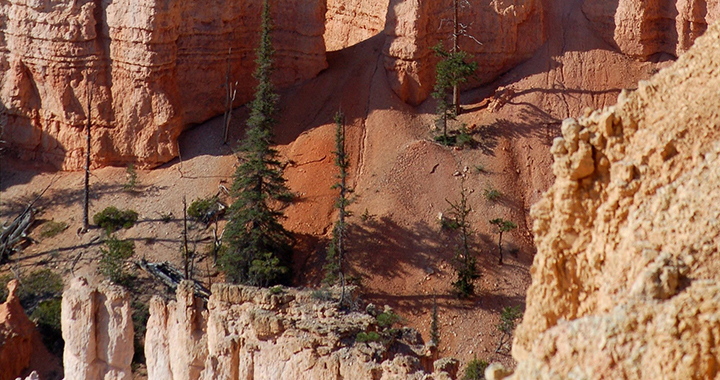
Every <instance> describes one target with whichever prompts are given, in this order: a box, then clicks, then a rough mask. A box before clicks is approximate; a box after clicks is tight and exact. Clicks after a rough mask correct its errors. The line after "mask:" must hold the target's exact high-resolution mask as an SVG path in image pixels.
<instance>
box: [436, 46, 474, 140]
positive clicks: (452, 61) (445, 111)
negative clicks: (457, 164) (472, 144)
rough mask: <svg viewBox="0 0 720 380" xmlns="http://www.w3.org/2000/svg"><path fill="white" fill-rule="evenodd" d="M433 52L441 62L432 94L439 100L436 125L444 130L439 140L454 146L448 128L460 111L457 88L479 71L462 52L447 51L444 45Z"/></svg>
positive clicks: (438, 65) (437, 69) (437, 67)
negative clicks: (449, 99)
mask: <svg viewBox="0 0 720 380" xmlns="http://www.w3.org/2000/svg"><path fill="white" fill-rule="evenodd" d="M433 50H434V51H435V54H436V55H437V56H438V57H440V62H438V64H437V66H436V67H435V86H434V87H433V90H434V91H433V92H432V94H431V95H432V97H433V98H435V99H437V109H436V115H437V118H436V119H435V125H436V126H437V127H438V128H441V129H442V136H438V138H437V140H438V141H439V142H441V143H442V144H445V145H452V141H451V138H450V136H449V135H448V128H447V127H448V122H449V121H450V120H455V119H456V118H457V112H458V111H459V110H460V105H459V103H456V102H458V100H457V93H458V92H457V91H458V90H457V86H458V85H460V84H462V83H465V82H467V80H468V77H470V76H471V75H472V74H473V73H474V72H475V70H476V69H477V63H476V62H470V63H468V62H467V59H468V54H467V53H466V52H464V51H462V50H454V51H452V52H448V51H445V49H444V48H443V45H442V43H439V44H437V45H436V46H434V47H433ZM451 92H452V93H453V96H452V99H453V100H452V101H450V102H448V100H447V98H448V96H449V95H450V93H451Z"/></svg>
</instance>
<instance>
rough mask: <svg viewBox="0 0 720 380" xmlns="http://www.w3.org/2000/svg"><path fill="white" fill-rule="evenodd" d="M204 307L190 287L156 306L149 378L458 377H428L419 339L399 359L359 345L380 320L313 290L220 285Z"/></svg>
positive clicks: (439, 373) (442, 371) (404, 342)
mask: <svg viewBox="0 0 720 380" xmlns="http://www.w3.org/2000/svg"><path fill="white" fill-rule="evenodd" d="M201 306H202V305H201V301H200V300H198V299H195V298H194V297H193V295H192V288H191V287H190V286H189V284H188V283H183V284H182V285H181V286H180V287H179V288H178V291H177V300H176V301H171V302H169V303H166V302H164V301H162V300H161V299H159V298H154V299H153V301H152V303H151V306H150V319H149V320H148V325H147V335H146V338H145V356H146V358H147V369H148V378H149V379H174V380H180V379H182V380H186V379H187V380H196V379H203V380H210V379H228V380H239V379H450V378H453V377H454V375H455V373H454V372H456V371H457V368H456V367H457V365H455V367H453V366H451V365H450V366H441V365H438V366H437V367H438V369H437V370H436V371H435V372H433V373H426V372H425V369H426V368H427V369H428V370H430V371H432V368H433V365H432V359H433V353H432V352H431V350H430V349H428V348H426V347H425V346H424V345H422V344H421V342H419V341H417V340H415V339H410V338H408V339H400V349H397V350H396V351H393V352H389V351H388V350H387V349H386V348H385V347H384V346H383V345H381V344H380V343H369V344H366V343H356V342H355V336H356V335H357V333H358V332H360V331H366V330H368V329H372V328H373V327H374V318H372V317H371V316H370V315H368V314H364V313H348V314H345V313H343V312H340V311H339V310H337V308H336V307H335V304H334V303H330V302H319V301H316V300H313V299H312V298H311V295H310V293H309V292H307V291H296V290H293V289H285V290H284V291H283V292H282V293H280V294H273V293H272V292H271V291H270V290H268V289H257V288H251V287H245V286H232V285H225V284H215V285H213V288H212V295H211V297H210V299H209V301H208V304H207V310H203V308H202V307H201ZM415 334H417V333H415ZM405 335H407V336H408V337H412V336H414V335H413V334H411V333H409V332H408V333H407V334H403V336H405ZM447 368H450V369H451V370H450V372H451V373H448V372H447ZM451 375H452V376H451Z"/></svg>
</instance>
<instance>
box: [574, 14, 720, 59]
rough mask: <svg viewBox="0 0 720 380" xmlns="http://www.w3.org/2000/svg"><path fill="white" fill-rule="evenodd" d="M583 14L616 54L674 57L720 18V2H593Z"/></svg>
mask: <svg viewBox="0 0 720 380" xmlns="http://www.w3.org/2000/svg"><path fill="white" fill-rule="evenodd" d="M582 9H583V13H585V16H586V17H587V18H588V20H590V21H591V23H592V25H593V27H594V29H595V30H596V31H597V32H598V34H599V35H600V36H601V37H602V38H603V39H604V40H605V41H606V42H608V43H609V44H610V45H611V46H613V47H615V48H617V49H618V50H619V51H621V52H623V53H625V54H628V55H630V56H633V57H638V58H643V59H646V58H649V57H651V56H652V55H654V54H658V53H667V54H670V55H671V56H674V57H677V56H679V55H680V54H682V53H684V52H685V51H687V49H689V48H690V46H692V44H693V42H694V41H695V39H696V38H697V37H699V36H700V35H702V34H703V33H704V32H705V30H706V29H707V27H708V25H710V24H712V23H713V22H714V21H715V20H717V19H718V17H720V1H717V0H676V1H674V2H665V1H658V0H652V1H638V0H619V1H592V0H585V1H584V2H583V6H582Z"/></svg>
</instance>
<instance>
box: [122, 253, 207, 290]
mask: <svg viewBox="0 0 720 380" xmlns="http://www.w3.org/2000/svg"><path fill="white" fill-rule="evenodd" d="M135 264H136V265H137V266H139V267H140V268H142V269H143V270H144V271H146V272H148V273H149V274H150V275H152V276H153V277H155V278H157V279H158V280H160V282H162V283H163V284H165V285H166V286H167V287H169V288H170V289H172V290H175V289H177V287H178V285H180V282H181V281H182V280H185V276H183V274H182V272H180V271H179V270H177V269H175V268H174V267H173V266H172V265H170V263H168V262H167V261H163V262H161V263H151V262H148V261H147V260H145V259H141V260H140V261H136V262H135ZM193 284H194V287H195V295H196V296H198V297H201V298H203V299H205V300H207V299H208V298H210V291H209V290H208V289H207V288H206V287H204V286H202V285H201V284H199V283H197V282H195V281H193Z"/></svg>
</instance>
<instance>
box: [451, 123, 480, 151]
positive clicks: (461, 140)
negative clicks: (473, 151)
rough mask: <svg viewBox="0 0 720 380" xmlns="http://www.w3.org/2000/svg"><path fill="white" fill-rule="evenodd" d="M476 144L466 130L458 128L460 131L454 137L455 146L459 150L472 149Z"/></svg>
mask: <svg viewBox="0 0 720 380" xmlns="http://www.w3.org/2000/svg"><path fill="white" fill-rule="evenodd" d="M476 143H477V142H476V141H475V139H474V138H473V137H472V135H471V134H470V133H469V132H468V130H467V128H465V127H464V126H463V127H462V128H460V130H459V131H458V133H457V136H455V146H457V147H461V148H466V147H467V148H472V147H474V146H475V144H476Z"/></svg>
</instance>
